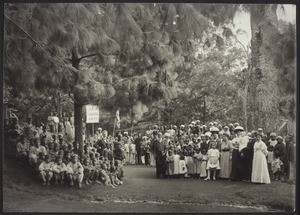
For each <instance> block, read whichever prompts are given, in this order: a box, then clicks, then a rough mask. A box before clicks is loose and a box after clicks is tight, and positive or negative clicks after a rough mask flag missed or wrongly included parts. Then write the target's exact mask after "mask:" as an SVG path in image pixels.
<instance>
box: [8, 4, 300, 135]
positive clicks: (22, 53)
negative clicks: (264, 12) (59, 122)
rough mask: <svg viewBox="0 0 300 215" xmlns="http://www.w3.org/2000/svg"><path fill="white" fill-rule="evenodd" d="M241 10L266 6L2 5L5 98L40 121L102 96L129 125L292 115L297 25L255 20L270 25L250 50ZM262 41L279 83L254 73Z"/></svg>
mask: <svg viewBox="0 0 300 215" xmlns="http://www.w3.org/2000/svg"><path fill="white" fill-rule="evenodd" d="M270 8H271V10H270V11H274V6H272V7H270ZM241 9H244V10H245V9H246V10H247V11H249V13H250V14H251V16H252V17H255V16H257V14H258V15H259V11H258V9H259V7H255V6H254V7H252V8H251V7H250V6H244V7H240V6H239V5H220V4H169V3H168V4H163V3H159V4H154V3H144V4H142V3H138V4H121V3H116V4H112V3H101V4H100V3H84V4H81V3H80V4H79V3H75V4H53V3H48V4H44V3H32V4H5V25H4V82H5V96H6V99H7V101H8V102H10V103H12V104H13V105H14V107H15V109H18V110H19V112H18V114H19V116H24V115H26V114H24V113H28V112H35V113H37V114H36V116H38V117H40V119H41V120H45V117H46V116H47V114H48V113H49V112H50V110H55V111H57V112H58V111H61V110H63V111H74V110H75V116H79V117H82V107H83V106H84V105H86V104H89V103H91V104H99V105H100V107H101V108H102V109H103V112H104V111H105V112H106V113H107V111H108V112H109V113H110V114H106V115H105V119H104V118H103V122H109V121H110V126H112V121H113V120H112V119H113V115H114V113H115V111H116V110H117V109H119V110H120V115H121V118H122V120H123V122H124V123H125V126H128V127H129V126H130V125H131V124H132V123H138V122H140V121H151V122H154V123H172V124H181V123H184V122H187V121H189V120H192V119H200V120H201V121H206V122H207V121H210V120H217V119H218V120H219V121H222V122H226V123H227V122H232V121H239V122H244V124H245V126H246V128H247V126H248V127H249V129H253V128H254V127H255V126H257V125H254V122H253V119H252V118H253V117H252V118H251V117H250V116H251V114H252V115H253V114H254V115H258V114H257V113H258V112H259V113H260V114H259V115H258V116H260V118H261V121H262V122H263V121H264V117H268V118H272V117H274V116H273V115H272V116H271V115H267V114H266V108H265V107H271V106H272V107H275V110H276V111H273V112H274V113H275V112H276V113H278V115H276V116H277V118H280V119H281V120H286V119H288V120H290V121H294V120H295V97H294V95H295V85H293V84H291V82H293V80H295V78H294V77H295V65H296V64H295V60H296V55H295V26H294V25H291V24H287V23H284V22H283V21H280V22H278V29H276V28H274V26H273V24H272V23H273V21H274V22H275V19H276V14H275V16H266V18H268V19H267V20H265V21H264V22H260V23H255V19H252V27H253V26H259V25H261V26H265V28H266V29H268V31H267V32H269V34H268V35H265V38H267V39H264V40H263V42H262V43H261V44H260V45H259V46H255V45H253V44H258V43H257V41H256V39H257V37H254V36H253V38H252V46H251V49H250V50H248V49H247V50H246V49H245V47H244V46H241V44H240V43H239V41H238V40H237V37H236V36H237V34H238V33H239V32H233V30H231V28H232V19H233V17H234V15H235V13H236V11H238V10H241ZM270 14H271V13H270ZM273 15H274V14H273ZM256 20H259V18H257V19H256ZM268 23H271V24H272V25H270V24H268ZM255 24H256V25H255ZM258 48H260V50H261V51H260V57H261V58H262V59H265V64H266V65H272V66H273V67H272V68H274V71H275V69H276V72H275V73H271V72H269V73H264V74H269V76H270V77H271V74H273V75H274V74H276V75H275V76H276V77H275V79H274V80H275V81H272V83H271V82H268V83H267V84H266V82H265V81H263V82H255V81H253V80H254V79H253V77H254V76H251V74H254V73H255V74H256V73H257V71H260V70H259V69H257V68H258V67H259V68H261V69H263V70H266V68H267V67H266V66H261V65H258V64H257V63H256V61H255V60H253V56H254V55H253V53H257V50H258ZM255 64H256V65H255ZM267 70H268V69H267ZM268 71H269V70H268ZM269 76H268V77H269ZM251 83H255V84H254V85H253V84H251ZM258 86H261V87H262V88H264V87H265V88H264V89H263V91H264V92H265V93H266V92H276V93H273V94H274V95H275V96H276V98H275V97H274V99H271V98H270V99H269V98H268V94H266V96H267V97H256V95H264V94H259V93H257V92H259V91H260V87H258ZM272 87H273V88H272ZM274 89H275V91H274ZM277 92H278V93H277ZM258 98H259V101H260V102H261V103H262V104H260V103H257V106H259V108H257V109H253V108H251V107H253V102H251V101H253V99H254V101H255V99H256V100H257V99H258ZM251 99H252V100H251ZM204 100H205V107H204ZM58 101H59V102H58ZM74 105H75V106H74ZM74 107H75V108H74ZM76 107H77V109H76ZM247 107H248V108H247ZM264 108H265V109H264ZM270 110H271V109H270ZM273 112H272V113H273ZM278 116H280V117H278ZM248 118H251V120H248ZM78 123H79V121H77V124H78ZM79 124H80V123H79ZM274 124H276V126H277V127H278V126H279V124H281V122H277V121H276V122H275V121H274ZM81 126H82V125H81ZM81 126H80V127H79V130H80V129H81ZM258 126H264V124H261V123H260V124H259V125H258ZM276 126H275V127H276ZM79 130H77V132H76V133H78V132H79ZM77 136H78V135H77Z"/></svg>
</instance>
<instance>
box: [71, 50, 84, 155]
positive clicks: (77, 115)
mask: <svg viewBox="0 0 300 215" xmlns="http://www.w3.org/2000/svg"><path fill="white" fill-rule="evenodd" d="M79 63H80V60H79V54H78V50H77V49H76V48H74V49H73V50H72V66H73V67H74V68H75V69H77V70H79ZM77 82H78V76H77V77H76V78H75V83H77ZM77 98H78V96H77V95H76V93H74V99H75V102H74V124H75V142H77V143H79V148H80V157H82V156H83V134H82V131H83V124H82V117H83V114H82V108H83V106H84V105H83V104H80V103H79V102H78V100H79V99H77Z"/></svg>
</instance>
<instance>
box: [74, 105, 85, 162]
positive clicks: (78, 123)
mask: <svg viewBox="0 0 300 215" xmlns="http://www.w3.org/2000/svg"><path fill="white" fill-rule="evenodd" d="M82 107H83V105H81V104H79V103H76V102H75V103H74V124H75V142H78V143H79V148H80V156H81V157H82V155H83V138H82V127H83V126H82V116H83V114H82Z"/></svg>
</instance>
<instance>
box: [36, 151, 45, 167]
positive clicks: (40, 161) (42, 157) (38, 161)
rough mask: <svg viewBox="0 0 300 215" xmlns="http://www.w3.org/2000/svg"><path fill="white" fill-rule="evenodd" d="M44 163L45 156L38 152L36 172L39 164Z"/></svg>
mask: <svg viewBox="0 0 300 215" xmlns="http://www.w3.org/2000/svg"><path fill="white" fill-rule="evenodd" d="M44 161H45V154H44V153H43V152H40V153H39V154H38V159H37V162H36V170H37V171H39V166H40V165H41V163H43V162H44Z"/></svg>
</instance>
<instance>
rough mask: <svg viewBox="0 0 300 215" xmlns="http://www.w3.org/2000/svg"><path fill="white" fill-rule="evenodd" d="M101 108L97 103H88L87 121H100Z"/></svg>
mask: <svg viewBox="0 0 300 215" xmlns="http://www.w3.org/2000/svg"><path fill="white" fill-rule="evenodd" d="M99 116H100V112H99V108H98V106H97V105H86V123H98V122H99Z"/></svg>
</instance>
